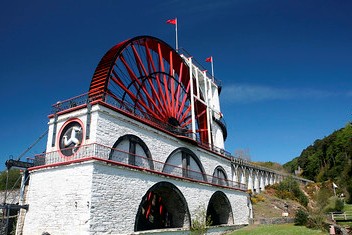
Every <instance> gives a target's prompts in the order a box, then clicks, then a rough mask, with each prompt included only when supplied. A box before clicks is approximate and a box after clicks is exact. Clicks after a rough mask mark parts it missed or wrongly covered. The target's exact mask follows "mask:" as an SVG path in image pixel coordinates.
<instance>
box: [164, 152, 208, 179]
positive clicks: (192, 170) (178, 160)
mask: <svg viewBox="0 0 352 235" xmlns="http://www.w3.org/2000/svg"><path fill="white" fill-rule="evenodd" d="M163 172H164V173H167V174H171V175H177V176H182V177H185V178H191V179H196V180H200V181H206V182H207V177H206V174H205V171H204V168H203V165H202V163H201V162H200V160H199V158H198V157H197V155H196V154H194V153H193V152H192V151H191V150H189V149H188V148H184V147H181V148H177V149H175V150H174V151H172V153H171V154H170V155H169V156H168V158H167V159H166V162H165V165H164V167H163Z"/></svg>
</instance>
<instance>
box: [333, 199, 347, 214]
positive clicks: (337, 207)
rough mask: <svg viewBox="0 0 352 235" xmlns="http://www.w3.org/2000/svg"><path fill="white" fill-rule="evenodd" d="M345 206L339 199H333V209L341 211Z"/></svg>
mask: <svg viewBox="0 0 352 235" xmlns="http://www.w3.org/2000/svg"><path fill="white" fill-rule="evenodd" d="M344 207H345V203H344V202H343V201H342V200H341V199H336V201H335V210H336V211H342V210H343V208H344Z"/></svg>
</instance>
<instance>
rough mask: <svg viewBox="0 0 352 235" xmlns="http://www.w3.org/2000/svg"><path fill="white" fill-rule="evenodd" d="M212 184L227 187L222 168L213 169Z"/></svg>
mask: <svg viewBox="0 0 352 235" xmlns="http://www.w3.org/2000/svg"><path fill="white" fill-rule="evenodd" d="M212 183H213V184H218V185H225V186H228V185H229V182H228V180H227V174H226V172H225V170H224V168H223V167H221V166H217V167H216V168H215V170H214V173H213V179H212Z"/></svg>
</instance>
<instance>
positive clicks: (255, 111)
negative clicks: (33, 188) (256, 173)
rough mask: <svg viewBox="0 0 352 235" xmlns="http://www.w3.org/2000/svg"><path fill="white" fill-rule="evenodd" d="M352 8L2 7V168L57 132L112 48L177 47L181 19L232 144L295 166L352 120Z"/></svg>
mask: <svg viewBox="0 0 352 235" xmlns="http://www.w3.org/2000/svg"><path fill="white" fill-rule="evenodd" d="M351 12H352V2H351V1H349V0H345V1H343V0H342V1H336V0H331V1H328V0H319V1H318V0H315V1H311V0H304V1H303V0H298V1H297V0H292V1H291V0H287V1H282V0H238V1H236V0H222V1H212V0H186V1H180V0H169V1H168V0H163V1H159V0H149V1H141V0H135V1H112V0H110V1H90V0H86V1H66V0H62V1H16V0H14V1H6V2H3V3H2V4H1V7H0V58H1V63H0V81H1V86H0V98H1V99H0V100H1V101H0V102H1V115H0V125H1V132H0V140H1V141H0V169H2V168H3V167H4V164H3V163H4V162H5V161H6V159H8V157H9V156H11V155H12V156H14V157H17V156H19V155H20V154H21V153H22V152H23V151H25V150H26V149H27V147H28V146H30V145H31V144H32V143H34V142H35V141H36V140H37V138H38V137H39V136H40V135H41V134H42V133H43V132H44V131H45V130H46V129H47V122H48V118H47V115H48V114H50V112H51V105H52V104H54V103H56V102H57V101H59V100H64V99H67V98H71V97H73V96H76V95H79V94H83V93H85V92H87V91H88V88H89V84H90V80H91V77H92V75H93V72H94V70H95V67H96V66H97V64H98V62H99V61H100V59H101V57H102V56H103V55H104V54H105V52H106V51H107V50H108V49H110V48H111V47H112V46H113V45H115V44H117V43H118V42H120V41H123V40H125V39H128V38H132V37H134V36H139V35H151V36H155V37H158V38H160V39H162V40H164V41H166V42H167V43H169V44H170V45H174V43H175V41H174V27H173V26H172V25H169V24H166V23H165V21H166V20H168V19H171V18H174V17H177V18H178V22H179V25H178V32H179V46H180V47H183V48H185V49H186V50H187V51H188V52H190V54H191V55H193V56H194V58H195V59H197V60H198V61H200V62H203V61H204V60H205V58H207V57H208V56H213V58H214V72H215V77H216V78H217V79H219V80H222V83H223V90H222V93H221V97H220V98H221V105H222V112H223V113H224V117H225V120H226V123H227V126H228V132H229V136H228V139H227V141H226V149H227V150H228V151H230V152H231V153H234V152H235V150H237V149H245V150H248V151H249V153H250V156H251V159H252V160H253V161H275V162H279V163H285V162H287V161H289V160H291V159H292V158H294V157H297V156H299V154H300V153H301V151H302V150H303V149H304V148H305V147H307V146H308V145H310V144H312V143H313V142H314V140H316V139H318V138H323V137H324V136H327V135H329V134H330V133H331V132H333V131H334V130H337V129H340V128H342V127H344V126H345V124H346V123H347V122H349V121H351V119H352V116H351V108H352V107H351V99H352V79H351V76H352V18H351ZM203 65H204V66H205V67H206V68H208V70H210V65H209V64H207V63H205V62H204V63H203ZM45 142H46V138H45V140H44V141H41V142H40V144H38V145H36V146H35V147H34V148H33V149H31V151H29V153H28V154H26V155H25V156H26V157H27V156H31V155H34V154H36V153H40V152H42V151H44V145H45Z"/></svg>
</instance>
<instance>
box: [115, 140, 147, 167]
mask: <svg viewBox="0 0 352 235" xmlns="http://www.w3.org/2000/svg"><path fill="white" fill-rule="evenodd" d="M109 160H113V161H117V162H122V163H126V164H129V165H133V166H139V167H143V168H147V169H152V170H153V169H154V164H153V161H152V156H151V154H150V151H149V149H148V147H147V145H146V144H145V143H144V142H143V140H141V139H140V138H139V137H138V136H135V135H129V134H128V135H124V136H121V137H120V138H119V139H118V140H117V141H116V142H115V144H114V146H113V149H112V150H111V152H110V154H109Z"/></svg>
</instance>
